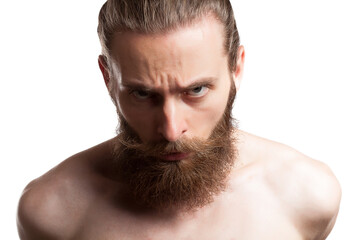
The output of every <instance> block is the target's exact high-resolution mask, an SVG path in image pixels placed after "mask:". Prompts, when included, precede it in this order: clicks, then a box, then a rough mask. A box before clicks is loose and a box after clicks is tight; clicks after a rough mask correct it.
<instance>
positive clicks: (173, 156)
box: [161, 152, 190, 161]
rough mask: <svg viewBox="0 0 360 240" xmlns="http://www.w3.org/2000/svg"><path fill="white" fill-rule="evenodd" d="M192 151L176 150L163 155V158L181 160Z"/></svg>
mask: <svg viewBox="0 0 360 240" xmlns="http://www.w3.org/2000/svg"><path fill="white" fill-rule="evenodd" d="M189 155H190V153H182V152H174V153H169V154H165V155H163V156H162V157H161V158H162V159H163V160H166V161H180V160H183V159H185V158H187V157H188V156H189Z"/></svg>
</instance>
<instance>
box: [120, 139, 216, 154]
mask: <svg viewBox="0 0 360 240" xmlns="http://www.w3.org/2000/svg"><path fill="white" fill-rule="evenodd" d="M120 141H121V144H123V146H124V147H125V148H124V150H126V151H131V152H133V153H134V154H137V155H138V156H141V157H155V158H158V157H161V156H163V155H166V154H171V153H174V152H181V153H195V154H197V155H198V156H199V157H201V156H206V155H207V154H209V153H211V152H213V151H214V148H216V147H217V146H218V147H222V145H221V144H220V143H219V142H218V141H215V140H214V139H206V140H203V139H200V138H187V137H183V138H181V139H178V140H177V141H175V142H168V141H160V142H149V143H142V142H138V141H136V140H134V139H132V140H130V139H127V140H126V139H123V140H121V139H120Z"/></svg>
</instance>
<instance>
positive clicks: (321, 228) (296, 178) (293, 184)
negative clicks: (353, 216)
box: [281, 156, 341, 240]
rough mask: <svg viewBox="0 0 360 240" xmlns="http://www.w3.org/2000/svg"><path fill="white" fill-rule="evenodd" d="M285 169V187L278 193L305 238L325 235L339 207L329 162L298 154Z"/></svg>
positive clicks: (335, 185) (320, 237)
mask: <svg viewBox="0 0 360 240" xmlns="http://www.w3.org/2000/svg"><path fill="white" fill-rule="evenodd" d="M285 171H287V172H286V173H285V174H284V176H285V177H284V179H282V181H286V183H287V184H286V185H288V186H287V187H285V188H284V189H283V190H285V191H284V192H283V193H282V195H281V197H282V201H283V202H284V203H285V205H286V206H287V212H288V214H289V216H290V217H291V219H292V220H293V222H294V224H295V226H296V227H297V229H298V230H299V232H301V234H303V236H304V237H305V239H314V240H322V239H325V238H326V237H327V236H328V235H329V233H330V231H331V230H332V228H333V226H334V224H335V220H336V217H337V213H338V211H339V205H340V199H341V188H340V184H339V182H338V180H337V179H336V177H335V176H334V174H333V173H332V171H331V170H330V168H329V167H328V166H326V165H325V164H324V163H321V162H319V161H316V160H313V159H310V158H307V157H305V156H298V159H296V160H294V161H291V162H290V163H289V164H288V165H287V167H286V169H285Z"/></svg>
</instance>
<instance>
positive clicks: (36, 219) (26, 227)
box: [17, 147, 100, 239]
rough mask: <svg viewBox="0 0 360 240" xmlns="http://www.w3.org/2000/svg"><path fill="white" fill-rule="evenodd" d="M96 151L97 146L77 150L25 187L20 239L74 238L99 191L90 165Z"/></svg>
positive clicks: (21, 200)
mask: <svg viewBox="0 0 360 240" xmlns="http://www.w3.org/2000/svg"><path fill="white" fill-rule="evenodd" d="M94 150H95V151H94ZM97 152H98V149H96V147H95V149H89V150H86V151H84V152H81V153H78V154H76V155H74V156H72V157H70V158H69V159H67V160H65V161H63V162H62V163H60V164H59V165H58V166H56V167H54V168H53V169H51V170H50V171H49V172H47V173H45V174H44V175H42V176H41V177H39V178H37V179H35V180H33V181H32V182H30V183H29V184H28V185H27V186H26V188H25V189H24V191H23V194H22V196H21V198H20V201H19V205H18V216H17V222H18V231H19V235H20V238H21V239H71V238H72V236H74V235H75V234H76V231H77V229H79V227H80V224H81V222H82V221H81V220H82V218H83V216H84V214H85V213H86V209H87V208H88V207H89V204H90V202H91V201H92V200H93V199H92V198H94V197H95V196H96V194H95V193H94V192H95V191H100V186H98V187H97V186H96V180H95V179H94V176H93V173H92V170H91V167H90V164H88V162H89V161H88V160H89V159H88V158H89V157H90V156H94V155H96V154H98V153H97ZM94 183H95V184H94ZM98 185H99V184H98Z"/></svg>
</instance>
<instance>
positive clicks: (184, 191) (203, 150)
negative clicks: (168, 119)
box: [114, 86, 236, 210]
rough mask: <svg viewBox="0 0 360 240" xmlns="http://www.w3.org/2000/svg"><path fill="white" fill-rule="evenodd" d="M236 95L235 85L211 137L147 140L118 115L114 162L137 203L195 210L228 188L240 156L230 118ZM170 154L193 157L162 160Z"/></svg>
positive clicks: (155, 207)
mask: <svg viewBox="0 0 360 240" xmlns="http://www.w3.org/2000/svg"><path fill="white" fill-rule="evenodd" d="M235 94H236V93H235V88H234V87H233V86H232V87H231V90H230V94H229V99H228V104H227V107H226V109H225V111H224V114H223V117H222V118H221V119H220V121H219V122H218V123H217V125H216V126H215V128H214V130H213V131H212V133H211V135H210V137H209V138H208V139H206V140H202V139H197V138H193V139H188V138H181V139H180V140H178V141H176V142H156V143H142V142H141V141H140V139H139V137H138V135H137V134H136V133H135V132H134V131H133V130H132V129H131V127H130V126H129V125H128V123H127V122H126V121H125V120H124V119H123V117H122V116H121V115H119V119H120V125H119V129H118V136H117V138H116V140H117V141H116V143H115V148H114V160H115V163H116V166H117V168H118V171H119V177H120V178H121V180H122V181H123V182H124V183H125V184H126V185H127V186H128V187H129V188H130V192H131V194H132V198H133V200H134V201H136V202H137V203H138V204H140V205H142V206H146V207H150V208H154V209H158V210H166V209H170V208H171V209H186V210H192V209H196V208H200V207H203V206H204V205H206V204H209V203H211V202H212V201H213V198H214V196H215V195H217V194H219V193H220V192H222V191H224V190H225V189H226V182H227V181H226V180H227V176H228V175H229V172H230V170H231V169H232V166H233V163H234V158H235V155H236V151H235V147H234V142H235V139H234V138H233V136H234V134H233V131H234V126H233V119H232V117H231V109H232V104H233V101H234V98H235ZM171 152H188V153H191V156H190V157H189V158H187V159H184V160H181V161H164V160H161V156H163V155H165V154H168V153H171Z"/></svg>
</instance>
